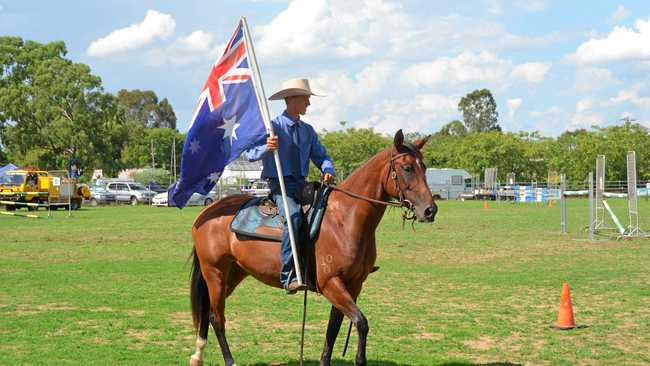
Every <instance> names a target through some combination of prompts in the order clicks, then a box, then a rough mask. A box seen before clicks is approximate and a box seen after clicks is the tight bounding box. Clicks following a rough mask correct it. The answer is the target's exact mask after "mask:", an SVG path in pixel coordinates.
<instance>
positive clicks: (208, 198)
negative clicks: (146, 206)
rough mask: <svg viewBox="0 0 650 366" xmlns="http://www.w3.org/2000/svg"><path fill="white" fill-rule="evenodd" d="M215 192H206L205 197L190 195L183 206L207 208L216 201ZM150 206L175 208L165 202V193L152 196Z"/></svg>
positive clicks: (197, 194)
mask: <svg viewBox="0 0 650 366" xmlns="http://www.w3.org/2000/svg"><path fill="white" fill-rule="evenodd" d="M216 199H217V198H216V193H215V191H210V192H208V194H207V195H202V194H199V193H196V192H194V193H192V196H190V199H189V200H188V201H187V203H186V204H185V206H209V205H210V204H211V203H212V202H214V201H216ZM151 204H152V205H154V206H159V207H175V205H174V204H173V202H172V204H170V203H169V202H167V192H163V193H158V194H157V195H155V196H154V198H153V200H152V201H151Z"/></svg>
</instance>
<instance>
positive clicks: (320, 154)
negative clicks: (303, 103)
mask: <svg viewBox="0 0 650 366" xmlns="http://www.w3.org/2000/svg"><path fill="white" fill-rule="evenodd" d="M272 125H273V131H274V133H275V135H276V136H278V151H279V154H280V162H281V163H282V173H283V175H285V176H291V175H293V176H295V177H298V176H299V177H303V178H304V177H306V176H308V175H309V160H311V161H313V162H314V164H316V166H317V167H318V168H319V169H320V170H321V172H323V173H330V174H332V175H335V173H334V162H333V161H332V158H331V157H330V156H329V155H327V151H326V150H325V147H324V146H323V145H322V144H321V143H320V141H319V140H318V135H317V134H316V131H314V128H313V127H312V126H311V125H309V124H307V123H305V122H303V121H301V120H298V121H294V120H293V119H292V118H291V117H290V116H289V115H288V114H287V112H286V111H284V113H282V114H281V115H279V116H277V117H276V118H274V119H273V121H272ZM294 125H295V127H294ZM294 128H297V129H298V141H299V144H298V146H296V145H295V144H294V140H293V136H292V134H293V129H294ZM294 152H299V153H298V156H295V155H294ZM244 157H245V158H246V159H248V161H256V160H260V159H262V164H263V166H264V168H263V169H262V178H277V177H278V172H277V171H276V169H275V161H274V159H273V154H272V153H271V152H269V151H268V150H267V148H266V137H265V138H263V139H261V140H259V141H258V142H257V143H256V144H255V145H254V146H253V147H251V148H250V149H248V150H246V151H245V152H244Z"/></svg>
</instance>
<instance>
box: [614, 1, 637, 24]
mask: <svg viewBox="0 0 650 366" xmlns="http://www.w3.org/2000/svg"><path fill="white" fill-rule="evenodd" d="M630 15H632V13H630V12H629V11H628V10H627V9H625V7H624V6H623V5H619V6H618V8H616V10H614V12H613V13H612V14H611V15H610V16H609V22H610V23H613V24H617V23H620V22H621V21H622V20H624V19H625V18H627V17H629V16H630Z"/></svg>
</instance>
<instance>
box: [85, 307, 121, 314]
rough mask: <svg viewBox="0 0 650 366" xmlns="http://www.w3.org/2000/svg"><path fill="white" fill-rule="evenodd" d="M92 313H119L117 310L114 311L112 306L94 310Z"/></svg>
mask: <svg viewBox="0 0 650 366" xmlns="http://www.w3.org/2000/svg"><path fill="white" fill-rule="evenodd" d="M91 311H92V312H95V313H115V312H117V310H115V309H113V308H112V307H110V306H100V307H97V308H94V309H93V310H91Z"/></svg>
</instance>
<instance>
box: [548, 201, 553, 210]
mask: <svg viewBox="0 0 650 366" xmlns="http://www.w3.org/2000/svg"><path fill="white" fill-rule="evenodd" d="M548 208H553V200H548Z"/></svg>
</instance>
